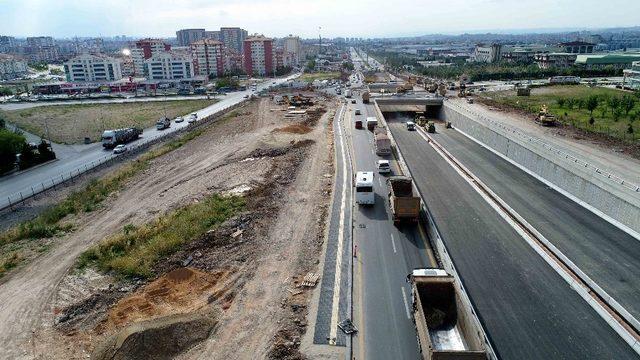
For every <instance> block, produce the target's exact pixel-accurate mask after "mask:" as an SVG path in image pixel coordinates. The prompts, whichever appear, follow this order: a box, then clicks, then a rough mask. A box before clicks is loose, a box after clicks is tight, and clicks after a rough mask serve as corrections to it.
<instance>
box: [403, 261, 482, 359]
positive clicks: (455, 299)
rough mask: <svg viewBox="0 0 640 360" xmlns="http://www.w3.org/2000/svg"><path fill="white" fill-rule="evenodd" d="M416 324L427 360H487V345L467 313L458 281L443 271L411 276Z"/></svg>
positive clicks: (428, 271)
mask: <svg viewBox="0 0 640 360" xmlns="http://www.w3.org/2000/svg"><path fill="white" fill-rule="evenodd" d="M409 279H410V282H411V299H412V302H413V322H414V324H415V327H416V332H417V337H418V346H419V348H420V352H421V354H422V359H424V360H450V359H464V360H486V359H487V354H486V350H485V346H484V342H483V341H482V338H481V337H480V335H479V331H478V329H476V326H475V322H474V321H473V320H472V318H471V316H472V315H471V311H465V307H464V304H463V302H462V299H461V297H460V294H459V293H458V291H457V290H456V286H455V279H454V278H453V276H451V275H449V274H447V272H446V271H445V270H443V269H433V268H429V269H415V270H413V272H412V273H411V274H409Z"/></svg>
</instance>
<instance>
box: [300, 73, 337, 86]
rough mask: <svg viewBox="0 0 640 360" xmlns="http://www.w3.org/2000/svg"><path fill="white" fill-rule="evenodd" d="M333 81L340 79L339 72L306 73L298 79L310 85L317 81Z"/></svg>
mask: <svg viewBox="0 0 640 360" xmlns="http://www.w3.org/2000/svg"><path fill="white" fill-rule="evenodd" d="M333 79H340V72H339V71H332V72H316V73H304V74H302V75H301V76H300V78H298V80H300V81H306V82H308V83H311V82H314V81H315V80H333Z"/></svg>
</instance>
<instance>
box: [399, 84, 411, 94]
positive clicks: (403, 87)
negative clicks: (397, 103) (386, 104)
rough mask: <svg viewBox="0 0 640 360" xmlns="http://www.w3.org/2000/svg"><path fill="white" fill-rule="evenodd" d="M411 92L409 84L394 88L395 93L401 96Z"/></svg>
mask: <svg viewBox="0 0 640 360" xmlns="http://www.w3.org/2000/svg"><path fill="white" fill-rule="evenodd" d="M411 90H413V84H411V83H404V84H402V85H400V86H398V87H396V93H398V94H403V93H406V92H407V91H411Z"/></svg>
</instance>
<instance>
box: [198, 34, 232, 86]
mask: <svg viewBox="0 0 640 360" xmlns="http://www.w3.org/2000/svg"><path fill="white" fill-rule="evenodd" d="M191 57H192V58H193V71H194V73H195V74H196V75H205V76H209V75H213V76H216V77H220V76H223V75H224V73H225V70H226V69H225V56H224V44H223V43H222V42H220V41H217V40H214V39H202V40H198V41H195V42H193V43H191Z"/></svg>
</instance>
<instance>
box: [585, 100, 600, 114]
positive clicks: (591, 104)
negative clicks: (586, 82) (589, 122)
mask: <svg viewBox="0 0 640 360" xmlns="http://www.w3.org/2000/svg"><path fill="white" fill-rule="evenodd" d="M584 105H585V107H586V108H587V110H589V115H590V116H591V117H592V118H593V110H595V109H596V108H597V107H598V96H597V95H590V96H589V97H588V98H587V100H585V104H584Z"/></svg>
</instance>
